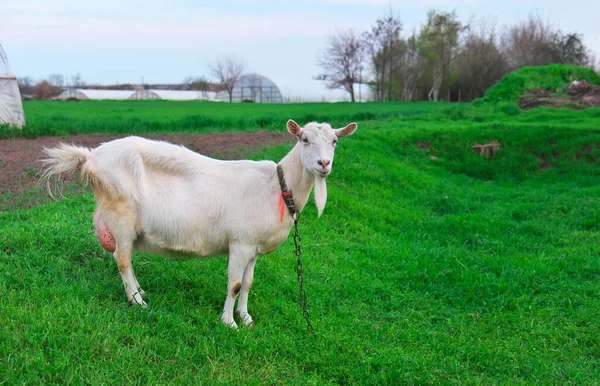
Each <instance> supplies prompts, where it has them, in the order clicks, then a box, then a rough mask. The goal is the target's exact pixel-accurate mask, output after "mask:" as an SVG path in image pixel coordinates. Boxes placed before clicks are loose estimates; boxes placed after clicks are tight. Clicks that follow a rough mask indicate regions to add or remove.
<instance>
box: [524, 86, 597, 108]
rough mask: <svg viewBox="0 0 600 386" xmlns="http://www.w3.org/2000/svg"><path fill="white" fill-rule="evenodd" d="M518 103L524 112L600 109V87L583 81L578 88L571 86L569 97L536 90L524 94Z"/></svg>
mask: <svg viewBox="0 0 600 386" xmlns="http://www.w3.org/2000/svg"><path fill="white" fill-rule="evenodd" d="M517 103H518V105H519V107H520V108H521V109H523V110H529V109H533V108H536V107H539V106H546V107H555V108H569V109H573V110H580V109H585V108H587V107H600V87H598V86H592V85H591V84H589V83H587V82H586V81H582V82H580V83H579V84H578V85H577V86H575V85H573V86H571V87H570V88H569V91H568V93H567V95H557V94H556V93H553V92H550V91H547V90H542V89H536V90H532V91H529V92H527V93H525V94H523V95H522V96H521V98H520V99H519V101H518V102H517Z"/></svg>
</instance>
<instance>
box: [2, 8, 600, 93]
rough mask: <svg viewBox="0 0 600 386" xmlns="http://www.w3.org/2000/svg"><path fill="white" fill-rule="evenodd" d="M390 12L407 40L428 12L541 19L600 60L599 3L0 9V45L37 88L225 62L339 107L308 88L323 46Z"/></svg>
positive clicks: (170, 75) (131, 78)
mask: <svg viewBox="0 0 600 386" xmlns="http://www.w3.org/2000/svg"><path fill="white" fill-rule="evenodd" d="M417 4H418V5H417ZM390 8H391V9H392V10H393V12H394V14H396V15H399V16H400V20H401V22H402V23H403V25H404V28H403V34H404V35H405V36H406V35H409V34H410V33H411V32H412V31H413V30H414V29H417V30H418V28H419V27H420V25H421V24H422V23H424V22H425V21H426V15H427V11H428V10H429V9H432V8H433V9H437V10H442V11H452V10H455V11H456V13H457V15H458V18H459V20H460V21H462V22H467V21H468V20H469V19H470V18H471V17H472V16H474V17H476V18H495V19H496V20H497V25H498V27H499V29H501V28H502V27H503V26H504V25H506V24H508V23H515V22H517V21H521V20H525V19H526V18H527V16H528V15H529V14H530V13H537V14H538V15H540V16H542V17H543V18H544V19H548V20H550V21H552V22H553V23H554V25H555V26H556V27H557V28H560V29H562V30H563V32H575V31H577V32H579V33H582V34H583V35H584V43H585V44H586V45H587V46H588V47H589V48H591V49H592V50H593V51H594V52H595V53H596V55H597V56H598V57H599V58H600V21H599V19H600V16H599V15H600V0H599V1H592V0H586V1H583V0H573V1H564V0H560V1H559V0H545V1H533V0H518V1H517V0H501V1H499V0H493V1H492V0H452V1H450V0H422V1H414V2H410V3H409V2H407V1H398V0H295V1H288V0H220V1H202V0H168V1H166V0H165V1H158V0H101V1H90V0H0V44H2V45H3V47H4V50H5V51H6V54H7V56H8V59H9V61H10V64H11V68H12V70H13V72H14V73H15V74H16V75H17V76H32V77H33V78H34V79H36V80H37V79H39V78H42V77H47V76H48V75H50V74H53V73H60V74H63V75H65V76H66V77H70V76H71V75H73V74H75V73H77V72H79V73H81V75H82V78H83V80H84V81H85V82H86V83H100V84H114V83H116V82H118V83H135V84H139V83H141V80H142V77H143V79H144V83H177V82H181V81H182V80H183V79H184V78H185V77H187V76H205V77H207V78H208V79H209V80H214V79H212V78H211V75H210V70H209V65H210V64H212V63H214V62H215V61H216V60H217V59H218V58H219V57H220V56H223V55H231V56H235V57H238V58H240V59H242V60H243V61H244V62H245V64H246V72H256V73H260V74H263V75H265V76H267V77H269V78H271V79H272V80H273V81H274V82H275V83H276V84H277V85H278V86H279V88H280V90H281V91H282V93H283V94H284V96H288V97H294V98H302V99H303V100H317V101H319V100H324V99H326V100H340V99H344V98H346V94H345V93H344V92H342V91H330V90H327V89H326V88H325V87H324V85H323V83H322V82H320V81H317V80H313V77H314V76H316V75H318V74H319V73H320V72H321V69H320V68H319V66H318V64H317V57H318V54H319V53H320V52H321V51H323V50H324V48H325V46H326V42H327V36H328V35H331V34H333V33H334V32H335V31H336V29H338V30H339V29H347V28H353V29H354V30H355V31H357V32H360V33H362V32H364V31H367V30H369V29H370V26H371V25H373V24H374V23H375V21H376V20H377V19H378V18H381V17H383V16H385V15H387V14H388V13H389V9H390Z"/></svg>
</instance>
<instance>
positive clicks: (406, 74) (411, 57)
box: [400, 33, 424, 101]
mask: <svg viewBox="0 0 600 386" xmlns="http://www.w3.org/2000/svg"><path fill="white" fill-rule="evenodd" d="M423 60H424V58H423V56H422V55H421V52H420V50H419V43H418V39H417V36H416V35H415V33H413V34H412V35H411V36H410V37H409V38H408V39H406V48H405V50H404V54H403V55H402V65H401V68H400V74H401V77H402V78H401V81H402V100H403V101H412V100H414V98H415V94H416V90H417V84H418V82H419V80H420V79H421V75H423Z"/></svg>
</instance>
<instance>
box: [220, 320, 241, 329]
mask: <svg viewBox="0 0 600 386" xmlns="http://www.w3.org/2000/svg"><path fill="white" fill-rule="evenodd" d="M221 322H223V324H224V325H226V326H227V327H231V328H233V329H236V330H237V328H238V325H237V323H236V322H235V320H233V318H224V317H221Z"/></svg>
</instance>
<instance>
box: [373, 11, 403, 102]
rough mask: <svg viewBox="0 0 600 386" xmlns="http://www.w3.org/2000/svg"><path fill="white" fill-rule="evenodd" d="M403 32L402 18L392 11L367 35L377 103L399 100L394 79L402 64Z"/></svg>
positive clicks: (378, 21) (377, 22) (376, 23)
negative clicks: (401, 33)
mask: <svg viewBox="0 0 600 386" xmlns="http://www.w3.org/2000/svg"><path fill="white" fill-rule="evenodd" d="M401 31H402V23H401V22H400V17H398V16H395V15H394V14H393V13H392V11H391V10H390V13H389V15H388V16H386V17H384V18H382V19H379V20H377V21H376V22H375V25H373V26H372V27H371V31H370V32H367V33H365V40H366V41H367V42H368V47H369V53H370V56H371V66H372V71H373V75H375V81H374V82H373V91H374V92H375V99H376V100H377V101H385V100H388V101H391V100H395V99H397V98H396V96H395V95H394V88H395V84H394V81H393V79H394V74H395V73H396V71H397V68H398V65H399V63H400V61H399V57H400V56H401V51H402V41H401V39H400V32H401Z"/></svg>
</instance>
